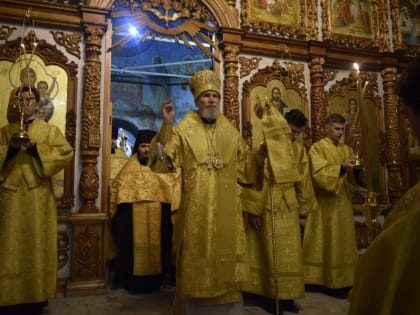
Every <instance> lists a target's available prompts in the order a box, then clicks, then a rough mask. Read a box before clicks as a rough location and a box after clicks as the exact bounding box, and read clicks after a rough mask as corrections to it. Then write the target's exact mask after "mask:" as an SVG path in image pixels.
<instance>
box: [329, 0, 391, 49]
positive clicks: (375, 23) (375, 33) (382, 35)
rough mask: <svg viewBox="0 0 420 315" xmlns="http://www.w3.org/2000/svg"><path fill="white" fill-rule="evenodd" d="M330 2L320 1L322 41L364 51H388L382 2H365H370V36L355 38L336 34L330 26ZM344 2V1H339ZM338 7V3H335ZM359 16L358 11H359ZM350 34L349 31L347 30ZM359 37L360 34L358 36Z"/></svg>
mask: <svg viewBox="0 0 420 315" xmlns="http://www.w3.org/2000/svg"><path fill="white" fill-rule="evenodd" d="M331 1H332V0H321V6H322V33H323V39H324V41H329V42H331V43H334V44H338V45H343V46H346V47H358V48H364V49H372V48H375V47H376V48H379V50H380V51H388V50H389V49H390V43H389V36H388V35H387V34H388V23H387V22H386V21H388V15H387V7H386V5H385V3H384V1H376V0H367V1H369V2H370V12H369V13H370V15H369V21H370V31H371V32H370V33H371V35H370V36H357V35H356V36H355V35H350V34H345V33H344V32H341V33H340V32H337V30H334V26H333V25H332V23H333V21H332V15H333V14H332V10H333V8H332V5H331ZM340 1H346V0H340ZM337 5H338V1H337ZM359 14H361V13H360V11H359ZM349 32H351V29H349ZM359 35H360V34H359Z"/></svg>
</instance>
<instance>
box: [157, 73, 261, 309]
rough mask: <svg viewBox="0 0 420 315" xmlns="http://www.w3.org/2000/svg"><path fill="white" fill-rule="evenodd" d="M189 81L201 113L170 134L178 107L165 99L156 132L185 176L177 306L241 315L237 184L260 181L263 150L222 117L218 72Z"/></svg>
mask: <svg viewBox="0 0 420 315" xmlns="http://www.w3.org/2000/svg"><path fill="white" fill-rule="evenodd" d="M189 84H190V90H191V92H192V94H193V96H194V99H195V104H196V106H197V110H191V111H189V112H188V113H187V114H186V115H185V116H184V117H183V118H182V120H181V121H180V122H179V124H178V125H177V126H175V127H174V128H173V129H172V121H173V119H174V116H175V112H174V105H173V104H172V103H171V100H168V101H165V102H164V103H163V108H162V113H163V117H164V121H165V123H164V124H163V126H162V128H161V130H160V133H159V142H160V144H163V145H164V147H163V156H162V158H163V161H165V162H166V165H167V168H168V169H169V170H171V169H175V168H179V169H181V173H182V194H181V206H180V208H179V210H178V213H177V216H176V222H175V242H176V252H177V264H176V291H175V292H176V296H177V298H179V299H180V300H181V301H182V302H181V303H179V304H177V305H178V306H181V308H182V306H185V308H184V309H183V312H185V314H187V315H190V314H194V315H195V314H202V312H205V314H242V313H243V305H242V296H241V291H242V290H243V288H244V284H245V282H246V281H247V280H248V271H249V269H248V255H247V250H246V240H245V231H244V224H243V219H242V212H241V207H240V200H239V188H238V182H239V183H241V184H244V183H245V184H252V183H255V181H256V172H257V160H256V157H257V155H258V153H254V152H252V151H250V150H249V149H248V147H247V145H246V143H245V141H244V140H243V139H242V137H241V135H240V134H239V132H238V130H237V129H236V128H235V127H234V126H232V124H231V123H230V122H229V121H228V120H227V119H226V117H225V116H224V115H223V114H222V113H220V112H219V106H220V80H219V78H218V77H217V76H216V74H215V73H214V72H213V71H211V70H203V71H199V72H197V73H195V74H194V75H193V76H192V77H191V79H190V81H189ZM262 159H263V157H262V158H261V160H262ZM159 161H162V159H158V160H157V162H159Z"/></svg>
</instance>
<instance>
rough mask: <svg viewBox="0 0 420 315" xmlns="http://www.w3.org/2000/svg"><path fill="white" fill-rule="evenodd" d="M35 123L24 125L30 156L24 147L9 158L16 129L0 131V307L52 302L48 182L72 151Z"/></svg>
mask: <svg viewBox="0 0 420 315" xmlns="http://www.w3.org/2000/svg"><path fill="white" fill-rule="evenodd" d="M25 93H28V92H27V90H26V88H24V89H23V94H25ZM32 93H34V92H32ZM37 100H39V96H38V98H37ZM32 106H36V104H35V105H31V106H29V107H32ZM33 117H34V116H33ZM33 117H28V120H27V133H28V135H29V137H30V139H31V141H34V143H36V145H35V146H34V147H32V148H31V149H30V150H29V149H26V148H24V147H23V146H22V147H21V148H20V149H16V150H17V151H15V152H14V153H12V151H13V150H12V149H11V148H10V147H9V144H10V142H11V137H12V135H13V134H15V133H16V132H18V131H19V123H11V124H9V125H7V126H5V127H3V128H2V129H1V130H0V170H1V171H0V253H1V254H0V256H1V258H0V306H5V305H16V304H24V303H39V302H43V301H46V300H48V299H50V298H54V297H55V289H56V273H57V204H56V200H55V196H54V191H53V187H52V184H51V176H53V175H54V174H57V173H58V172H59V171H61V170H62V169H63V168H64V167H65V165H66V164H67V163H68V162H69V161H70V160H71V158H72V156H73V148H72V147H71V145H70V144H69V143H68V142H67V140H66V138H65V137H64V135H63V134H62V133H61V131H60V130H59V129H58V127H56V126H54V125H51V124H49V123H47V122H45V121H44V120H42V119H39V118H35V119H33ZM35 147H36V149H35ZM0 312H1V311H0Z"/></svg>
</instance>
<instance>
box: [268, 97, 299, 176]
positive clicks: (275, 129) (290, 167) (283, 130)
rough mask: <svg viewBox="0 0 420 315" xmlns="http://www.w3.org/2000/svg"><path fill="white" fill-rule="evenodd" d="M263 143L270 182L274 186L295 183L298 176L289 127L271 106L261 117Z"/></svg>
mask: <svg viewBox="0 0 420 315" xmlns="http://www.w3.org/2000/svg"><path fill="white" fill-rule="evenodd" d="M262 125H263V135H264V141H265V143H266V145H267V152H268V160H269V163H270V167H271V170H272V177H273V179H272V181H273V183H276V184H282V183H290V182H297V181H299V180H300V174H299V172H298V168H297V161H296V159H294V154H292V153H291V152H293V151H294V149H293V144H292V142H291V141H290V127H289V124H288V123H287V121H286V119H285V118H284V117H283V115H282V114H280V112H279V111H278V110H277V109H276V108H274V107H273V106H271V105H267V106H265V107H264V114H263V117H262Z"/></svg>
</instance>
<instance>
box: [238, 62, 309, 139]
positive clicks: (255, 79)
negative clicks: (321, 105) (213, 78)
mask: <svg viewBox="0 0 420 315" xmlns="http://www.w3.org/2000/svg"><path fill="white" fill-rule="evenodd" d="M274 80H279V81H281V83H282V84H283V85H284V88H285V89H286V91H289V90H292V91H293V93H297V94H298V95H300V98H301V101H302V103H301V104H302V108H301V110H302V111H303V113H304V114H305V115H306V116H307V117H308V113H309V107H308V97H307V91H306V88H305V77H304V65H303V64H298V63H294V62H285V63H284V66H281V65H280V61H279V60H274V62H273V64H272V66H267V67H265V68H263V69H260V70H259V71H258V72H256V73H255V74H254V75H253V76H252V77H251V78H250V80H247V81H245V82H244V83H243V86H242V136H243V137H244V139H245V141H246V142H247V144H248V145H249V146H250V147H252V146H253V145H254V144H255V143H254V142H255V141H253V130H252V129H253V124H252V113H253V106H252V105H251V103H252V100H251V94H252V91H253V90H254V89H255V88H261V87H262V88H268V86H269V84H270V82H272V81H274ZM261 101H262V102H264V100H261ZM289 105H290V104H289ZM290 107H291V108H295V107H294V106H290ZM304 142H305V145H306V146H310V144H311V140H310V129H309V128H307V130H306V131H305V137H304Z"/></svg>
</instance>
